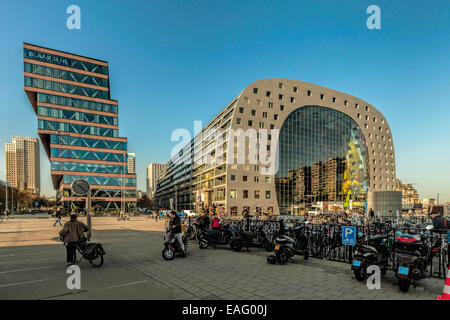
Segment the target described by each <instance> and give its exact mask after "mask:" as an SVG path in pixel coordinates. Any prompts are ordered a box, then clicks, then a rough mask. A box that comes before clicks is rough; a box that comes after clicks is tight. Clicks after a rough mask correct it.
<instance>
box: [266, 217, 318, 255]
mask: <svg viewBox="0 0 450 320" xmlns="http://www.w3.org/2000/svg"><path fill="white" fill-rule="evenodd" d="M308 223H309V222H308V221H307V222H306V223H305V224H304V225H301V226H297V227H294V228H292V231H293V235H294V236H293V237H290V236H287V235H285V234H280V235H278V237H277V238H276V240H275V250H274V253H275V261H276V263H278V264H285V263H286V262H287V261H288V260H292V258H293V257H294V255H300V256H303V258H304V259H305V260H308V258H309V235H307V234H306V224H308ZM287 229H289V228H287Z"/></svg>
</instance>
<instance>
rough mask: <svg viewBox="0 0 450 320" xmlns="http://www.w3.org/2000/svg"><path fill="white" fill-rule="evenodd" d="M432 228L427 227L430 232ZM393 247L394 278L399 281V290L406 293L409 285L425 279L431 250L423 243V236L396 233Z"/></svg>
mask: <svg viewBox="0 0 450 320" xmlns="http://www.w3.org/2000/svg"><path fill="white" fill-rule="evenodd" d="M432 228H433V227H432V226H427V227H426V229H427V230H431V229H432ZM394 247H395V268H394V271H395V276H396V277H397V278H398V280H399V284H398V285H399V288H400V290H401V291H403V292H408V290H409V287H410V285H411V283H413V285H414V287H415V286H416V282H417V281H418V280H420V279H423V278H425V277H426V269H427V266H428V264H429V263H430V262H431V259H432V252H430V250H431V248H430V247H429V246H428V245H427V244H426V243H425V236H424V235H415V234H404V233H401V232H400V231H397V233H396V235H395V241H394Z"/></svg>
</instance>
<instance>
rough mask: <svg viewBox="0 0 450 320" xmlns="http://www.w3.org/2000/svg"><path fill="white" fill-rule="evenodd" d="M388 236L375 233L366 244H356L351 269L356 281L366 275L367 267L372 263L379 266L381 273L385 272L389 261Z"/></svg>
mask: <svg viewBox="0 0 450 320" xmlns="http://www.w3.org/2000/svg"><path fill="white" fill-rule="evenodd" d="M389 249H390V244H389V236H388V235H387V234H381V235H375V236H372V237H370V238H369V241H368V245H363V244H356V250H355V257H354V260H353V263H352V267H351V269H352V270H353V272H354V274H355V277H356V279H357V280H358V281H364V280H365V279H366V277H367V268H368V267H369V266H372V265H377V266H378V267H380V270H381V274H382V275H384V274H386V271H387V268H388V261H389V255H390V252H389Z"/></svg>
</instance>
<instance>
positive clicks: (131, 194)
mask: <svg viewBox="0 0 450 320" xmlns="http://www.w3.org/2000/svg"><path fill="white" fill-rule="evenodd" d="M72 195H74V194H73V192H72V189H67V188H65V189H64V190H63V196H64V197H71V196H72ZM123 195H124V197H125V198H135V197H136V190H125V192H124V193H123ZM91 197H98V198H121V197H122V190H120V189H119V190H118V189H91Z"/></svg>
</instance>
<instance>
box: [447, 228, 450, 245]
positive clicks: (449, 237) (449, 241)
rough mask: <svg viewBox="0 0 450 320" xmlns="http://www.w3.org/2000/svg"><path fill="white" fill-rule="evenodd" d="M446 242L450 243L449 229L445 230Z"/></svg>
mask: <svg viewBox="0 0 450 320" xmlns="http://www.w3.org/2000/svg"><path fill="white" fill-rule="evenodd" d="M447 243H448V244H450V231H447Z"/></svg>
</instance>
